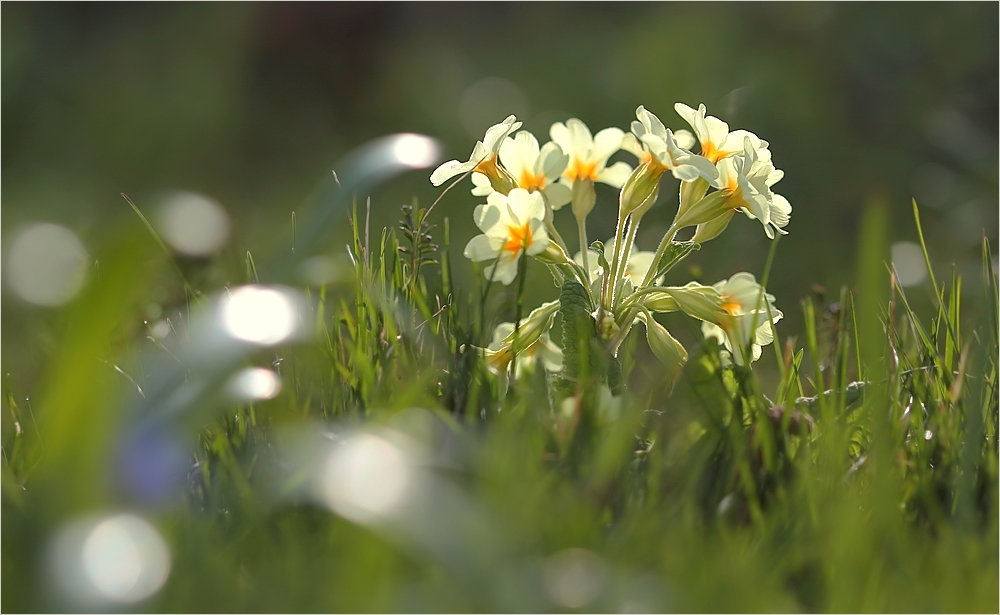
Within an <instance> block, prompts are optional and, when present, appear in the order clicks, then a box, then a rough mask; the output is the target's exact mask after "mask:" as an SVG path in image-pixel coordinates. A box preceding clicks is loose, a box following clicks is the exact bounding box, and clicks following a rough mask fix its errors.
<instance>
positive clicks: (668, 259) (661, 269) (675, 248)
mask: <svg viewBox="0 0 1000 615" xmlns="http://www.w3.org/2000/svg"><path fill="white" fill-rule="evenodd" d="M700 249H701V244H700V243H698V242H697V241H674V242H671V244H670V245H669V246H667V249H666V250H665V251H664V253H663V256H661V257H660V262H659V264H658V265H657V267H656V277H655V278H653V279H654V280H658V279H660V278H661V277H662V276H663V275H664V274H665V273H667V272H668V271H670V270H671V269H673V268H674V267H676V266H677V263H679V262H681V261H682V260H684V259H685V258H687V256H688V255H689V254H691V253H692V252H694V251H695V250H700Z"/></svg>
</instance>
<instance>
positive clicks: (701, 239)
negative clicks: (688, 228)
mask: <svg viewBox="0 0 1000 615" xmlns="http://www.w3.org/2000/svg"><path fill="white" fill-rule="evenodd" d="M734 213H736V210H733V209H730V210H729V211H727V212H725V213H724V214H722V215H721V216H719V217H718V218H714V219H712V220H709V221H708V222H703V223H701V224H699V225H698V228H697V229H696V230H695V232H694V237H692V238H691V241H697V242H698V243H705V242H706V241H709V240H710V239H715V238H716V237H718V236H719V235H721V234H722V231H724V230H726V227H727V226H729V221H730V220H732V219H733V214H734Z"/></svg>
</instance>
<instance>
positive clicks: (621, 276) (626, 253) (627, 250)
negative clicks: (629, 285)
mask: <svg viewBox="0 0 1000 615" xmlns="http://www.w3.org/2000/svg"><path fill="white" fill-rule="evenodd" d="M640 220H642V216H639V217H638V218H637V217H636V216H635V214H632V215H631V216H629V225H628V231H627V232H626V233H625V241H624V245H623V246H622V257H621V260H620V262H619V263H618V268H619V271H616V272H615V275H614V277H613V278H612V280H614V282H615V286H614V288H612V289H611V305H612V309H614V306H615V301H616V300H617V299H618V297H619V294H620V293H621V290H622V287H623V286H624V285H625V271H626V270H627V269H628V259H629V258H631V256H632V244H633V243H634V242H635V234H636V232H637V231H638V230H639V221H640Z"/></svg>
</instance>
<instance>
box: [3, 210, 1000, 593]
mask: <svg viewBox="0 0 1000 615" xmlns="http://www.w3.org/2000/svg"><path fill="white" fill-rule="evenodd" d="M916 213H917V210H916V208H915V207H914V214H916ZM403 217H404V219H406V220H407V222H406V223H405V224H404V226H406V227H408V228H409V229H410V232H407V233H401V232H400V231H399V230H387V231H384V232H381V233H375V232H374V229H365V227H364V226H363V222H362V221H361V220H362V219H363V216H362V217H361V218H359V217H358V212H357V210H355V212H354V214H353V215H352V220H353V223H352V225H353V228H354V229H355V232H354V236H353V241H352V252H353V258H354V260H355V261H356V262H357V266H356V267H355V268H354V271H355V278H354V279H353V280H348V281H344V282H341V283H339V284H335V285H333V286H329V287H323V288H321V289H319V292H318V296H316V297H315V298H316V300H317V302H316V304H315V305H314V308H313V309H314V310H315V312H314V315H315V318H316V324H317V325H318V328H319V335H318V337H317V338H315V339H314V340H313V341H311V342H309V343H306V344H303V345H299V346H287V347H285V346H283V347H279V348H276V349H274V350H270V351H261V352H259V353H258V355H257V357H256V359H257V360H254V361H253V363H258V360H259V363H258V364H266V363H273V364H275V365H278V366H279V371H280V372H281V374H282V377H283V379H284V381H285V384H286V386H285V390H284V392H283V393H282V394H281V395H280V396H279V397H277V398H276V399H274V400H271V401H267V402H261V403H254V404H250V405H246V404H244V405H235V406H231V405H230V406H228V407H227V408H226V409H225V411H224V412H223V411H221V408H220V412H218V413H217V414H214V415H205V417H206V418H205V419H203V420H202V421H199V422H194V423H191V426H190V427H189V428H188V432H187V433H188V435H187V437H188V438H191V439H192V441H193V442H196V443H197V444H196V446H195V449H194V457H193V459H192V462H195V461H196V463H195V464H194V465H192V467H191V470H190V472H191V473H190V474H189V480H188V484H187V486H186V487H185V488H184V490H183V494H181V495H180V496H178V497H177V498H174V499H172V500H171V501H170V502H169V503H168V504H167V505H165V506H164V505H163V504H161V505H159V506H156V507H150V506H149V505H142V504H140V503H139V502H137V501H135V500H132V499H131V498H130V497H129V496H128V495H127V494H126V492H123V491H121V488H120V487H116V483H115V473H114V471H113V469H114V467H115V464H116V463H118V460H116V458H114V456H113V451H114V449H115V447H114V441H115V439H116V438H118V437H120V435H121V433H122V431H121V429H122V426H123V420H124V417H123V416H122V415H120V414H119V411H118V410H116V408H121V407H123V406H124V405H125V402H127V400H128V399H130V398H132V397H134V396H135V395H137V393H136V392H135V385H134V384H133V383H131V382H129V381H127V380H124V379H123V378H122V377H121V374H120V373H118V372H116V371H114V370H113V369H111V367H110V365H109V364H113V365H119V366H121V369H122V370H123V371H124V372H125V373H129V374H133V375H134V376H135V377H136V382H137V383H138V384H139V385H140V386H141V385H142V384H143V383H144V381H145V380H147V379H149V378H150V377H151V376H154V375H155V374H146V373H145V372H144V371H143V365H142V364H139V363H137V357H138V356H140V348H138V347H136V346H135V344H137V342H136V341H135V340H137V339H138V337H139V336H138V335H137V333H138V331H136V330H135V327H134V325H131V326H130V325H128V324H126V323H136V322H138V320H137V319H136V318H135V317H134V316H130V314H134V312H135V311H136V309H137V306H141V305H142V304H143V303H144V301H147V300H148V293H149V288H151V287H153V286H154V285H156V284H168V285H171V286H173V287H175V288H178V289H180V288H182V287H183V284H182V282H181V280H180V278H179V277H178V276H177V275H176V272H175V271H174V270H173V269H172V268H171V267H170V266H169V263H168V262H167V261H166V260H165V258H164V256H163V255H162V253H161V252H159V251H158V250H157V249H156V245H155V242H153V241H152V240H151V239H148V238H147V237H145V236H144V235H142V234H141V233H142V232H143V229H141V225H139V223H138V222H136V224H135V232H134V233H133V232H132V231H129V232H125V233H123V235H122V236H123V237H125V239H124V240H122V241H119V242H116V243H114V244H111V245H109V247H108V249H107V251H106V252H105V253H102V255H101V257H100V259H101V262H102V268H101V271H102V273H101V277H100V279H99V281H93V282H92V283H91V284H90V285H89V286H88V287H87V288H86V289H85V291H84V293H83V294H82V295H81V296H80V297H78V298H77V299H76V300H75V301H74V302H73V303H72V304H71V305H70V306H68V307H67V308H66V311H67V313H68V315H69V316H68V318H67V323H69V324H68V326H67V327H66V328H65V330H64V331H63V333H62V336H61V337H62V340H63V341H62V342H61V343H60V348H61V354H60V360H59V361H58V362H56V363H54V364H52V365H51V366H50V367H49V370H48V373H49V377H48V378H47V379H46V381H45V382H46V384H45V386H44V387H43V388H42V389H41V390H40V391H39V394H38V395H37V398H38V400H39V401H38V402H37V404H36V406H35V414H37V417H38V422H37V426H36V424H35V423H34V422H33V421H32V423H31V424H30V425H29V424H28V421H27V420H26V419H25V418H24V416H23V414H24V409H23V408H22V407H21V406H20V403H19V401H18V400H19V399H20V398H21V397H22V395H23V392H21V391H16V390H14V391H12V390H10V389H9V388H8V391H7V400H8V401H7V406H8V410H9V415H10V416H14V417H19V418H18V420H19V424H20V428H19V429H18V430H11V429H7V428H6V427H5V431H4V442H3V450H4V453H5V463H4V466H3V475H2V478H3V500H2V506H3V538H4V540H3V549H2V566H3V580H2V583H3V598H2V600H3V604H2V607H3V610H5V611H35V610H48V609H53V608H56V609H59V608H62V607H60V606H59V603H53V602H51V598H49V596H51V595H52V590H51V589H50V579H49V578H48V576H47V575H48V573H47V569H46V568H45V566H44V559H43V554H44V546H45V545H46V544H47V541H48V540H49V539H50V538H51V536H52V533H53V532H54V531H55V530H56V529H57V528H58V527H60V526H61V524H63V523H65V522H66V521H67V520H69V519H73V518H75V517H76V516H78V515H79V514H82V513H85V512H94V511H102V510H106V511H110V510H115V509H121V508H122V507H125V508H126V509H129V508H131V509H133V510H139V511H140V512H141V513H142V514H144V515H145V516H146V517H147V518H150V519H152V520H154V522H155V523H156V525H157V527H158V528H159V529H160V531H161V532H162V533H163V535H164V537H165V538H166V540H167V542H168V544H169V546H170V549H171V552H172V555H173V571H172V574H171V576H170V578H169V580H168V582H167V584H166V586H164V587H163V589H162V590H161V591H160V592H159V593H158V594H156V595H155V596H154V597H153V598H152V599H151V600H150V601H148V602H146V603H143V604H141V605H138V608H141V609H142V610H150V611H212V612H215V611H253V612H258V611H261V612H263V611H279V612H284V611H424V610H429V611H496V610H499V611H549V610H570V611H572V610H574V607H572V606H567V603H565V602H560V601H559V600H560V599H559V596H560V594H559V593H558V590H554V589H552V583H553V582H552V581H551V579H550V577H549V576H547V575H549V574H550V572H549V571H550V568H551V566H552V565H554V564H552V562H553V561H556V560H554V559H552V558H553V557H554V556H555V554H558V553H560V552H563V550H565V549H569V548H582V549H586V550H589V551H591V552H592V553H594V554H597V556H598V557H599V558H601V559H600V561H602V562H603V564H602V565H603V566H605V567H606V568H605V569H604V570H606V572H605V573H603V574H604V575H605V576H600V577H594V578H592V579H590V582H592V583H595V584H596V585H597V586H598V589H599V591H598V593H597V594H596V596H595V597H594V598H593V599H592V601H589V602H585V603H584V604H582V605H580V608H584V609H585V610H596V611H618V610H621V609H626V610H628V609H637V610H646V611H650V610H651V611H682V612H685V611H686V612H692V611H716V612H723V611H740V612H757V611H776V610H793V611H821V612H861V611H864V612H869V611H874V612H885V611H911V612H917V611H919V612H924V611H947V612H979V611H992V610H996V609H997V608H998V606H1000V605H998V591H1000V587H998V581H997V579H998V572H1000V569H998V546H997V544H998V537H1000V535H998V527H997V526H998V524H997V514H998V495H997V440H996V435H997V420H998V406H997V348H998V346H997V334H996V331H997V328H996V321H997V308H996V305H997V303H996V299H997V285H996V275H995V272H993V271H992V255H991V254H990V249H991V248H990V246H989V244H988V243H987V242H985V241H984V243H983V246H982V250H983V254H982V259H983V265H984V272H983V278H982V282H983V291H984V292H983V294H982V295H981V296H980V297H978V298H977V299H976V300H974V303H975V305H974V309H973V310H969V309H966V308H963V307H962V305H961V303H960V301H961V299H960V297H961V293H960V292H959V287H960V285H961V284H962V282H961V279H960V278H959V277H958V276H957V275H953V276H950V277H949V278H948V279H947V280H945V281H942V282H941V284H940V286H937V287H935V289H934V290H932V291H931V294H932V296H933V298H934V302H935V307H934V308H933V309H932V310H929V311H928V312H927V313H925V314H920V313H917V312H915V311H914V310H913V309H911V307H910V304H909V301H908V298H907V295H906V293H905V292H904V289H903V288H902V287H900V286H899V285H898V284H895V282H894V278H893V277H892V275H891V271H887V269H886V267H885V261H884V258H885V255H886V252H887V235H888V231H889V228H890V227H889V219H888V217H887V210H886V208H885V205H884V202H881V201H873V202H872V204H871V205H870V207H869V209H868V211H867V214H866V217H865V223H864V226H863V230H864V233H863V236H862V238H861V248H860V250H859V253H858V257H857V259H856V265H857V268H858V277H859V280H860V283H859V285H858V287H857V288H856V289H855V290H854V291H852V292H849V291H847V289H845V291H844V292H843V293H841V301H840V302H839V303H838V304H836V305H832V304H821V303H817V302H816V301H815V300H814V299H813V298H811V297H808V298H806V299H805V300H804V302H803V313H804V322H805V323H806V324H805V330H804V331H803V332H801V333H800V334H799V335H796V336H791V337H784V338H782V339H779V340H778V341H777V342H776V344H775V350H776V352H773V353H765V355H764V356H765V359H764V360H765V361H774V363H775V365H774V369H775V370H776V371H777V372H778V373H779V374H780V379H779V381H778V382H777V384H776V385H775V386H767V385H764V384H762V383H761V382H759V381H758V380H757V378H756V376H755V375H754V374H753V373H751V372H749V371H747V370H744V369H741V368H738V367H735V366H728V367H726V366H723V364H722V363H721V361H720V357H719V354H718V352H717V349H716V348H715V346H714V343H707V342H706V343H703V344H701V345H700V346H698V347H697V348H696V349H695V350H694V351H693V352H692V354H691V358H690V360H689V362H688V364H687V367H686V368H685V371H684V375H683V376H682V378H681V381H680V383H679V384H678V385H677V387H676V389H675V390H674V391H673V393H672V394H671V393H669V392H668V391H665V390H662V388H660V387H661V386H662V385H660V384H659V382H660V381H661V379H657V378H656V377H655V373H654V374H653V377H652V378H650V377H647V376H646V375H645V374H644V373H643V371H642V370H635V371H633V372H632V374H631V376H632V378H631V381H630V385H629V392H628V393H627V394H626V395H625V397H624V400H623V405H622V407H621V409H620V414H618V416H617V418H614V419H609V418H608V415H607V414H606V411H607V408H606V407H602V405H601V404H602V403H605V402H601V401H600V400H597V399H593V400H590V401H586V402H585V405H584V407H583V412H584V417H585V420H583V421H582V422H579V423H576V424H566V423H565V422H563V421H562V417H561V415H559V414H557V413H553V411H552V410H550V408H549V393H548V389H549V387H550V386H551V384H550V383H548V382H546V378H545V377H544V376H542V375H541V374H540V373H536V374H534V375H533V376H530V375H529V377H526V378H524V379H523V380H522V381H521V382H519V383H518V385H517V386H514V387H511V388H510V390H509V391H508V392H507V393H504V392H503V388H502V387H500V386H499V382H498V381H497V380H496V379H495V377H493V376H492V375H491V374H489V373H488V372H487V371H486V370H485V369H484V368H483V366H482V364H481V361H480V360H479V359H478V357H477V355H476V353H475V352H474V350H473V349H472V346H471V344H473V343H483V340H484V339H485V337H484V336H485V334H484V333H483V330H484V329H483V327H484V325H486V326H489V325H490V324H491V323H494V322H496V319H497V318H498V317H499V316H500V315H501V314H502V313H503V311H504V310H512V309H513V306H512V305H508V306H507V307H506V308H504V307H503V306H501V312H499V313H498V312H497V310H496V308H495V307H493V308H487V311H486V313H479V314H477V311H478V310H480V309H482V304H481V303H480V301H479V297H480V296H481V293H482V289H481V288H477V287H476V286H473V287H472V288H470V287H468V286H463V285H455V286H453V287H450V288H448V290H449V292H448V293H447V294H443V291H444V290H445V289H446V287H443V286H442V284H443V283H449V284H450V282H442V279H444V280H448V278H447V276H441V275H440V268H441V266H442V265H441V258H442V257H443V255H445V254H447V251H446V247H447V239H446V238H444V237H443V236H442V235H441V233H440V231H441V229H436V228H433V227H432V225H431V222H430V221H423V220H422V219H421V218H422V215H421V213H420V211H419V210H418V211H417V213H416V215H415V216H414V214H412V213H407V212H403ZM414 230H416V231H417V232H413V231H414ZM424 233H429V234H430V235H431V236H433V237H434V238H435V239H437V240H438V241H442V242H443V243H444V244H445V245H444V246H443V247H442V249H441V251H437V250H435V249H434V247H433V246H432V245H431V244H429V243H427V242H425V243H423V244H422V245H417V246H414V245H413V244H412V239H413V238H414V237H417V238H419V237H421V236H422V234H424ZM366 237H367V239H366ZM400 242H402V243H403V247H407V248H408V249H409V251H403V250H400ZM777 258H778V259H779V260H780V258H781V250H779V251H778V256H777ZM414 262H420V263H421V265H422V266H421V269H420V272H418V273H417V274H416V275H414V271H413V269H412V264H413V263H414ZM202 266H206V265H202ZM931 279H933V280H937V276H936V275H932V276H931ZM137 280H143V283H142V284H136V283H135V282H136V281H137ZM243 281H245V282H252V281H254V280H253V278H252V271H249V270H248V271H247V272H246V279H245V280H243ZM314 291H315V289H314ZM439 305H440V306H447V307H446V309H441V307H436V306H439ZM408 306H409V307H408ZM178 307H182V308H183V304H181V305H179V306H178ZM181 327H183V325H181ZM485 330H486V331H488V330H489V329H488V328H486V329H485ZM180 333H181V335H180V338H181V339H183V338H184V336H185V335H186V334H185V333H184V331H183V330H182V331H181V332H180ZM796 340H802V341H801V342H798V341H796ZM800 344H801V347H800ZM141 346H142V351H143V352H151V353H153V355H143V356H155V354H156V353H157V352H159V353H160V354H162V353H163V351H158V350H157V349H155V348H154V347H153V345H152V343H148V344H147V343H142V344H141ZM181 347H183V342H182V343H181ZM625 352H626V353H632V352H638V351H637V350H626V351H625ZM772 355H773V357H774V358H773V359H768V358H767V357H770V356H772ZM94 357H100V358H106V361H108V364H105V363H102V362H98V361H95V360H94ZM859 361H860V362H859ZM623 362H624V363H625V364H626V365H629V364H648V362H646V361H645V360H644V359H643V357H642V356H639V355H636V356H627V355H626V356H624V357H623ZM191 377H193V378H196V377H197V376H196V374H191ZM772 400H773V401H772ZM413 407H423V408H427V409H429V410H430V411H431V414H430V415H426V416H424V417H423V418H421V415H419V414H418V415H414V414H413V413H414V411H413V410H411V408H413ZM213 416H214V417H215V418H212V417H213ZM434 416H437V417H439V418H437V419H432V420H431V422H430V423H428V422H427V420H428V418H430V417H434ZM345 421H346V423H345ZM322 423H325V424H326V425H327V427H322V426H321V424H322ZM338 425H340V427H338ZM344 425H369V426H373V425H387V426H392V427H393V428H394V429H397V430H401V431H403V432H405V433H409V434H410V437H412V438H415V440H416V441H420V442H422V443H423V445H424V446H426V448H427V450H428V451H431V454H432V456H433V458H435V459H437V462H435V466H434V467H435V469H433V470H432V475H433V476H434V477H435V478H434V480H435V481H436V482H433V483H427V485H429V486H425V488H426V489H428V490H429V491H428V494H429V496H430V497H431V498H432V499H433V500H434V501H435V503H432V504H431V506H432V508H431V510H432V511H433V512H432V514H431V516H430V517H428V516H427V515H426V511H423V510H422V509H420V508H416V509H413V510H404V511H402V513H401V514H402V515H403V518H404V520H403V521H400V522H399V524H398V525H396V526H391V525H390V526H381V525H377V524H376V525H370V526H368V525H365V524H355V523H351V522H349V521H347V520H344V519H341V518H339V517H337V516H336V515H334V514H331V513H330V512H328V511H326V510H324V509H323V508H322V507H317V506H315V505H313V504H308V503H304V502H301V501H298V500H295V499H288V498H284V497H279V498H277V499H276V496H275V493H274V491H273V488H272V486H273V480H274V478H273V476H274V470H275V469H276V468H278V467H280V466H281V464H282V462H281V461H280V459H281V458H282V457H281V454H280V451H281V450H283V446H287V443H283V436H282V435H281V433H283V431H282V430H287V429H289V428H294V427H296V426H299V427H301V428H303V429H307V430H323V429H333V430H334V431H335V432H336V431H338V430H340V429H343V428H344ZM435 425H437V427H435ZM435 485H436V486H435ZM136 507H138V508H136ZM407 516H409V518H408V519H407ZM428 519H431V521H428Z"/></svg>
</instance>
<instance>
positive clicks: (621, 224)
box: [601, 207, 628, 311]
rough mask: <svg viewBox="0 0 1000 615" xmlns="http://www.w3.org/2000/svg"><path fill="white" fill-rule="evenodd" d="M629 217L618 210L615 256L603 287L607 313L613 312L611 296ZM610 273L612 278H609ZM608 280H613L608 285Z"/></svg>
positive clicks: (602, 294)
mask: <svg viewBox="0 0 1000 615" xmlns="http://www.w3.org/2000/svg"><path fill="white" fill-rule="evenodd" d="M627 217H628V216H622V210H621V208H620V207H619V208H618V223H617V224H616V225H615V254H614V257H613V258H612V259H611V271H610V272H605V275H604V277H605V283H604V284H602V286H601V307H602V308H604V309H606V310H607V311H611V295H612V294H613V286H614V279H615V278H614V274H615V272H616V271H618V254H619V252H618V250H619V249H620V248H621V245H622V233H623V231H624V230H625V218H627ZM609 273H610V276H609ZM608 279H610V280H611V282H610V283H608Z"/></svg>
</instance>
